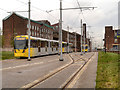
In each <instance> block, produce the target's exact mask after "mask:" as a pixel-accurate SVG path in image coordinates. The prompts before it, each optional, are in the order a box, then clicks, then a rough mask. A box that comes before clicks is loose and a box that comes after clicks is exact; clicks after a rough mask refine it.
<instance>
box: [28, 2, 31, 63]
mask: <svg viewBox="0 0 120 90" xmlns="http://www.w3.org/2000/svg"><path fill="white" fill-rule="evenodd" d="M30 3H31V2H30V0H29V2H28V5H29V6H28V9H29V10H28V61H31V59H30Z"/></svg>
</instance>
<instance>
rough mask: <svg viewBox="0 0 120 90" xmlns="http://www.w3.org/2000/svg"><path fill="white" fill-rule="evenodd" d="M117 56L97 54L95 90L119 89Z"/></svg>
mask: <svg viewBox="0 0 120 90" xmlns="http://www.w3.org/2000/svg"><path fill="white" fill-rule="evenodd" d="M118 65H120V62H119V60H118V54H115V53H106V54H105V53H104V52H99V55H98V67H97V78H96V88H119V89H120V87H119V86H120V83H119V76H120V75H119V67H118Z"/></svg>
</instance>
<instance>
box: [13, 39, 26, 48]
mask: <svg viewBox="0 0 120 90" xmlns="http://www.w3.org/2000/svg"><path fill="white" fill-rule="evenodd" d="M14 48H15V49H26V48H27V40H26V39H24V40H18V39H15V40H14Z"/></svg>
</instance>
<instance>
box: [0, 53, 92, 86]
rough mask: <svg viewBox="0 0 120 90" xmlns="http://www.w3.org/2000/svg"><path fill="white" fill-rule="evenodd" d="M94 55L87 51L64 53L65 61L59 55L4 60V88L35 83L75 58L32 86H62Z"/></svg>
mask: <svg viewBox="0 0 120 90" xmlns="http://www.w3.org/2000/svg"><path fill="white" fill-rule="evenodd" d="M92 55H93V53H87V54H85V55H82V56H81V55H80V54H79V53H76V54H74V53H70V54H69V55H68V54H64V55H63V58H64V61H59V56H58V55H51V56H44V57H37V58H32V61H27V59H12V60H5V61H2V88H21V87H24V86H27V85H29V84H33V82H35V81H37V80H39V79H41V78H43V77H45V76H46V75H49V73H52V72H53V71H56V70H58V69H59V68H61V67H63V66H65V65H67V64H69V63H71V62H72V60H74V64H72V65H71V66H69V67H67V68H65V69H64V70H62V71H60V72H58V73H56V74H55V75H53V76H52V77H50V78H49V79H47V80H45V81H44V82H41V83H39V84H37V85H35V86H34V87H32V88H60V87H62V85H64V83H65V82H66V81H67V80H68V79H69V78H70V77H71V76H72V75H73V74H74V73H75V72H76V71H77V70H78V69H79V68H81V67H82V66H83V64H84V63H85V61H87V60H88V59H89V58H90V57H91V56H92ZM71 58H72V59H71ZM80 58H84V59H80ZM76 86H77V85H76Z"/></svg>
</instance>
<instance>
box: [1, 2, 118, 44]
mask: <svg viewBox="0 0 120 90" xmlns="http://www.w3.org/2000/svg"><path fill="white" fill-rule="evenodd" d="M62 1H63V8H69V7H78V4H77V0H62ZM78 1H79V3H80V5H81V6H94V7H97V8H96V9H94V10H85V11H83V14H82V13H81V12H80V10H68V11H63V28H64V29H66V27H67V26H68V25H69V26H70V27H71V31H77V32H78V33H80V28H79V27H80V19H83V22H84V23H87V26H91V28H90V27H89V28H88V29H87V30H88V31H89V32H90V35H92V36H93V37H95V38H94V41H97V45H102V39H103V37H104V28H105V26H106V25H112V26H114V28H115V29H117V24H118V1H119V0H78ZM27 3H28V0H2V1H1V3H0V12H1V13H0V20H1V22H0V27H2V19H3V18H4V17H6V16H7V15H9V13H7V11H9V12H10V11H24V10H28V6H27ZM31 4H32V7H31V10H32V13H31V19H33V20H45V19H47V20H49V21H50V22H51V23H52V24H54V23H57V22H58V20H59V10H58V9H59V0H31ZM2 9H3V10H2ZM49 10H54V11H52V12H50V13H49V14H48V13H46V12H45V11H49ZM18 14H20V15H22V16H25V17H28V14H27V13H18ZM92 32H93V33H92Z"/></svg>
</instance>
